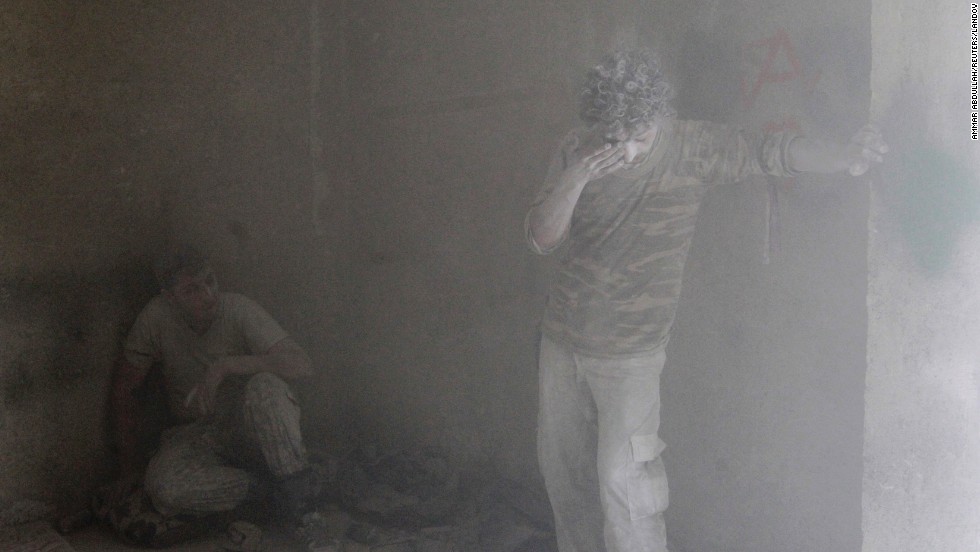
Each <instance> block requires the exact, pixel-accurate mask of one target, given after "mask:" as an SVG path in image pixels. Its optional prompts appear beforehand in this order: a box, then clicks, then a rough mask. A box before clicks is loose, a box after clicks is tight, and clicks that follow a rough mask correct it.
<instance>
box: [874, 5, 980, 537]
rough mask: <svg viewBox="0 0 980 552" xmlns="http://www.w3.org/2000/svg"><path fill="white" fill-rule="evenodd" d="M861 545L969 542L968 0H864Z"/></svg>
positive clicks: (976, 293) (972, 295)
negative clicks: (866, 208)
mask: <svg viewBox="0 0 980 552" xmlns="http://www.w3.org/2000/svg"><path fill="white" fill-rule="evenodd" d="M872 28H873V37H874V61H873V71H872V91H873V98H874V101H873V103H872V110H873V112H874V115H875V118H876V119H877V120H878V121H880V123H881V125H882V127H883V128H884V129H886V132H887V133H888V135H889V136H890V137H891V138H890V139H891V142H892V146H893V152H892V154H891V160H890V161H889V163H888V164H887V165H886V166H885V167H883V170H882V171H881V173H880V174H878V175H876V178H874V179H873V182H874V183H873V187H872V202H871V217H870V223H869V236H870V243H869V251H868V271H869V293H868V318H869V327H868V370H867V392H866V415H865V433H864V434H865V450H864V456H865V458H864V464H865V474H864V485H863V489H864V491H863V504H864V507H863V512H864V515H863V529H864V547H863V550H864V551H865V552H877V551H884V550H888V551H910V552H911V551H913V550H915V551H918V550H976V549H977V547H978V544H977V543H978V542H980V521H978V515H977V514H978V506H977V504H978V499H980V470H978V469H977V466H980V434H978V432H977V427H978V425H980V400H978V399H980V383H978V382H980V377H978V376H980V371H978V370H980V340H978V339H977V336H978V335H980V318H978V317H977V309H978V306H980V305H978V297H980V277H978V275H980V257H978V255H977V251H978V246H980V226H978V224H977V223H978V220H980V182H978V179H977V167H978V166H980V147H978V145H977V144H978V142H976V141H974V140H973V139H972V137H971V134H972V132H971V115H972V114H971V92H972V91H971V85H972V82H971V71H972V63H971V61H972V60H971V10H970V3H968V2H952V1H944V2H939V3H938V4H935V3H934V4H925V3H921V2H913V1H903V2H881V1H875V2H873V12H872Z"/></svg>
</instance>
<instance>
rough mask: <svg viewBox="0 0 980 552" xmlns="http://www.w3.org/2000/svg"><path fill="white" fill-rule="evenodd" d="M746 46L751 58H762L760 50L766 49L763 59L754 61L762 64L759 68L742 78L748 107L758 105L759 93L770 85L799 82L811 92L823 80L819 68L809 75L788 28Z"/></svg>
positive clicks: (747, 54)
mask: <svg viewBox="0 0 980 552" xmlns="http://www.w3.org/2000/svg"><path fill="white" fill-rule="evenodd" d="M743 50H744V54H745V56H746V57H747V58H748V59H749V60H753V59H760V58H759V56H757V55H756V54H758V53H759V51H760V50H761V51H762V53H763V55H762V56H761V60H762V61H761V62H760V63H753V65H758V66H759V70H758V72H756V73H755V74H754V75H752V76H746V77H745V78H743V79H742V105H743V106H744V107H745V108H746V109H752V107H753V106H755V102H756V100H757V99H758V98H759V94H761V93H762V90H763V89H764V88H765V87H766V86H767V85H780V84H787V83H793V82H798V83H799V84H801V85H802V87H803V89H804V91H805V92H806V93H807V94H809V93H810V92H812V91H813V89H814V88H816V85H817V81H818V80H820V72H819V71H816V72H814V74H812V75H810V76H809V77H808V76H806V75H805V74H804V72H803V63H802V62H801V61H800V58H799V57H798V56H797V55H796V47H795V46H794V45H793V40H792V39H791V38H790V36H789V33H787V32H786V30H785V29H779V30H778V31H776V34H774V35H772V36H770V37H766V38H763V39H760V40H756V41H753V42H749V43H747V44H745V46H744V47H743Z"/></svg>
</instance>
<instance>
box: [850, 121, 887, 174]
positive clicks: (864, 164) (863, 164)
mask: <svg viewBox="0 0 980 552" xmlns="http://www.w3.org/2000/svg"><path fill="white" fill-rule="evenodd" d="M887 151H888V144H886V143H885V140H884V138H882V136H881V131H880V130H878V128H877V127H875V126H874V125H870V124H869V125H866V126H865V127H864V128H862V129H861V130H859V131H857V133H856V134H855V135H854V137H853V138H851V141H850V142H849V143H848V145H847V155H848V167H847V171H848V172H849V173H851V175H853V176H861V175H862V174H864V173H866V172H867V171H868V169H870V168H871V165H872V164H873V163H881V161H882V156H883V155H884V154H885V153H886V152H887Z"/></svg>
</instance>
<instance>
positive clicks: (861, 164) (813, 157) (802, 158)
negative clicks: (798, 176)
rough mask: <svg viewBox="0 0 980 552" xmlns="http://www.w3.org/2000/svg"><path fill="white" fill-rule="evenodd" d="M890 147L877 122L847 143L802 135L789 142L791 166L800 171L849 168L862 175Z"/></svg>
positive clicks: (831, 170)
mask: <svg viewBox="0 0 980 552" xmlns="http://www.w3.org/2000/svg"><path fill="white" fill-rule="evenodd" d="M887 151H888V145H887V144H885V141H884V139H883V138H882V136H881V132H880V131H879V130H878V129H877V128H876V127H874V126H873V125H867V126H865V127H864V128H862V129H861V130H859V131H858V132H857V133H856V134H855V135H854V137H853V138H851V140H850V141H849V142H847V143H846V144H841V143H836V142H829V141H826V140H820V139H817V138H808V137H806V136H801V137H799V138H796V139H794V140H793V141H792V142H791V143H790V145H789V151H788V155H789V164H790V167H791V168H792V169H793V170H795V171H799V172H816V173H835V172H839V171H847V172H849V173H850V174H852V175H853V176H860V175H862V174H864V173H865V172H867V171H868V169H870V168H871V165H872V164H874V163H880V162H881V160H882V155H884V154H885V153H886V152H887Z"/></svg>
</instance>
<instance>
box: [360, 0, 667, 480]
mask: <svg viewBox="0 0 980 552" xmlns="http://www.w3.org/2000/svg"><path fill="white" fill-rule="evenodd" d="M646 4H647V3H645V2H634V1H618V2H612V3H602V5H600V4H599V3H595V2H585V1H572V2H562V3H550V2H503V3H499V2H484V1H477V0H464V1H451V2H450V1H437V0H411V1H405V0H389V1H367V2H358V3H352V4H351V9H352V21H351V27H350V29H349V36H350V37H351V38H350V49H351V71H352V74H351V100H352V105H353V106H354V110H355V119H356V121H357V123H356V128H354V129H352V130H353V132H351V134H350V140H351V141H350V144H351V147H352V149H353V152H354V154H353V156H354V178H353V181H352V185H351V196H352V204H353V207H354V210H353V213H354V215H353V219H354V220H353V227H354V229H355V231H354V235H353V239H354V240H355V243H356V251H355V253H354V257H353V259H354V266H353V269H354V272H353V274H354V277H355V281H356V287H355V293H354V297H355V298H356V299H355V300H356V305H355V307H354V316H355V318H354V325H355V328H356V331H357V335H356V336H355V340H354V344H355V346H356V351H355V358H356V359H357V370H356V371H355V372H354V373H352V374H351V378H353V381H355V382H356V383H355V386H356V387H357V388H358V389H359V392H358V393H357V394H356V395H355V396H354V397H353V398H354V401H355V402H356V404H357V411H358V413H359V419H360V420H361V421H362V424H364V425H365V426H366V427H368V428H370V429H369V431H370V432H371V433H372V434H376V435H380V436H382V437H383V438H384V439H385V440H386V441H389V442H391V443H393V444H395V445H397V444H402V445H405V444H412V445H413V446H415V445H416V444H422V445H428V446H437V447H441V448H443V449H445V450H448V451H450V452H451V453H452V454H454V455H457V456H458V457H459V458H460V460H461V461H465V462H474V463H477V464H478V465H479V464H480V463H489V464H490V465H492V466H495V467H496V468H499V469H500V470H501V471H502V472H503V473H505V474H506V475H509V476H511V477H515V478H519V479H534V478H536V477H537V468H536V464H535V462H536V460H535V452H534V438H535V425H536V408H537V369H536V364H537V361H536V352H535V349H536V345H537V323H538V321H539V319H540V316H541V311H542V307H543V300H544V292H545V286H546V284H547V282H548V279H549V278H548V271H549V269H550V267H551V264H550V263H551V260H550V259H541V258H536V257H535V256H534V255H532V254H531V253H530V252H529V251H528V250H527V249H526V247H525V244H524V238H523V218H524V214H525V212H526V209H527V207H528V204H529V202H530V200H531V198H532V195H533V194H534V193H535V190H536V188H537V186H538V185H539V183H540V181H541V179H542V178H543V176H544V172H545V169H546V167H547V163H548V159H549V157H550V155H551V153H552V151H553V150H554V148H555V147H556V146H557V143H558V140H559V139H560V137H561V136H562V135H563V134H564V133H565V132H567V131H568V130H569V129H570V128H571V126H572V125H574V124H575V123H576V104H575V93H576V87H577V85H578V84H579V82H580V79H581V78H582V75H583V74H584V71H585V69H586V68H587V67H588V66H589V64H590V63H593V62H594V60H595V59H596V58H598V56H599V55H601V54H602V53H603V52H604V51H606V50H607V49H608V48H610V47H611V46H612V45H613V44H614V43H616V42H617V41H628V40H636V39H637V37H639V36H641V35H645V33H647V31H648V29H647V28H646V27H645V26H644V25H643V24H637V23H636V22H638V21H643V22H645V21H648V20H649V19H648V18H647V17H645V16H644V14H646V13H648V11H646Z"/></svg>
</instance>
